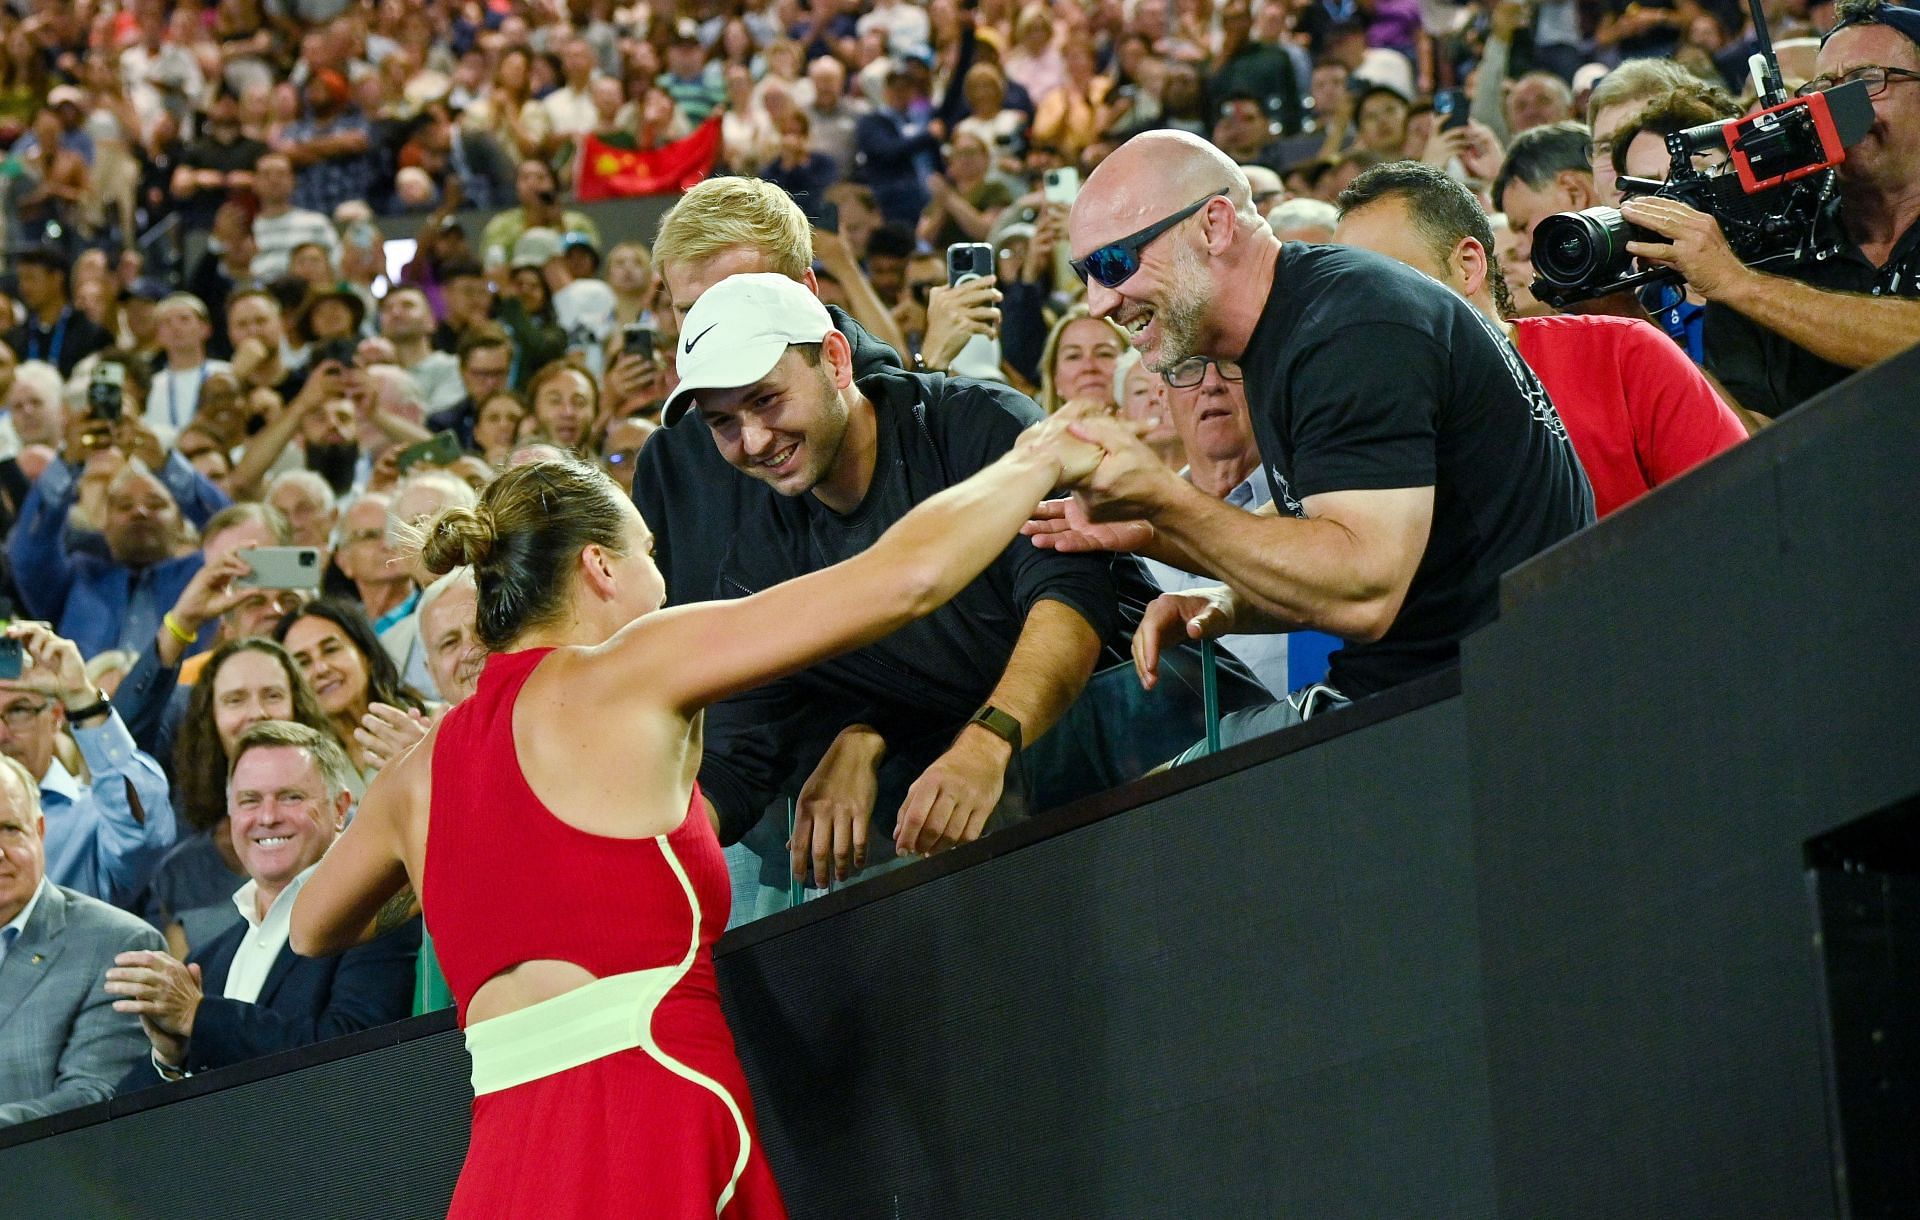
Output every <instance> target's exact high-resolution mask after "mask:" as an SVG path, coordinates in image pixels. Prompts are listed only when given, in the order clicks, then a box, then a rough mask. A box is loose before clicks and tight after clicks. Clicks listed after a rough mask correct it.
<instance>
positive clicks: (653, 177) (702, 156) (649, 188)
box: [578, 111, 720, 203]
mask: <svg viewBox="0 0 1920 1220" xmlns="http://www.w3.org/2000/svg"><path fill="white" fill-rule="evenodd" d="M719 155H720V115H719V113H718V112H717V111H716V112H715V113H714V115H713V117H712V118H709V119H708V120H707V121H706V122H704V123H702V124H700V126H699V127H697V128H695V129H694V132H693V134H692V135H690V136H688V137H686V138H685V139H684V140H675V141H674V142H673V143H671V144H666V145H663V146H661V147H659V148H652V149H648V150H647V151H645V152H629V151H628V150H626V149H624V148H613V147H611V146H609V145H606V144H603V143H601V142H600V141H599V140H598V139H596V138H595V137H594V136H593V135H591V134H589V135H587V136H586V137H585V138H583V139H582V140H581V142H580V175H579V180H578V188H579V194H580V200H581V202H583V203H592V202H594V201H595V200H598V199H627V198H631V197H632V196H634V195H666V194H671V193H673V192H675V191H684V190H686V189H687V188H688V187H690V186H692V185H693V184H694V183H696V182H698V181H700V180H701V179H702V178H705V177H706V176H707V175H708V174H710V173H712V172H713V162H714V159H715V158H717V157H718V156H719Z"/></svg>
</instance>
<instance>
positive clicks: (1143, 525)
mask: <svg viewBox="0 0 1920 1220" xmlns="http://www.w3.org/2000/svg"><path fill="white" fill-rule="evenodd" d="M1020 532H1021V533H1023V534H1025V535H1026V536H1027V537H1029V538H1031V539H1033V545H1035V546H1037V547H1044V548H1045V549H1047V550H1050V551H1065V552H1068V553H1073V552H1079V551H1137V550H1140V549H1141V548H1142V547H1144V546H1146V545H1147V544H1148V543H1149V542H1151V541H1152V540H1153V526H1152V524H1151V523H1149V522H1146V521H1141V520H1137V519H1136V520H1131V521H1095V520H1094V519H1093V518H1092V516H1091V515H1090V514H1089V510H1088V508H1087V504H1086V501H1085V500H1084V498H1082V497H1081V496H1080V494H1079V493H1077V492H1076V493H1075V494H1073V495H1071V496H1067V497H1064V498H1062V499H1059V500H1042V501H1041V502H1040V504H1039V506H1038V507H1037V508H1035V509H1034V510H1033V518H1032V519H1031V520H1029V521H1028V522H1027V523H1026V524H1025V525H1023V526H1021V527H1020Z"/></svg>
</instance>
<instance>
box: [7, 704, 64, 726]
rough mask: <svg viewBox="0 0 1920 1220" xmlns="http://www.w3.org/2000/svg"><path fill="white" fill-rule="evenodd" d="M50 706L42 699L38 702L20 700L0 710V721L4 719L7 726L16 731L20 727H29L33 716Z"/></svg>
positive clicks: (33, 718)
mask: <svg viewBox="0 0 1920 1220" xmlns="http://www.w3.org/2000/svg"><path fill="white" fill-rule="evenodd" d="M51 706H53V705H52V704H51V703H49V702H48V701H46V700H44V699H43V700H41V701H40V702H39V703H25V702H21V703H14V704H10V705H8V707H7V708H6V709H5V710H3V711H0V721H4V722H5V724H6V726H7V727H8V728H10V729H13V730H15V731H16V732H17V731H19V730H20V729H25V728H31V727H32V725H33V722H34V720H35V718H37V717H38V716H39V715H40V713H41V712H44V711H46V710H47V709H48V708H49V707H51Z"/></svg>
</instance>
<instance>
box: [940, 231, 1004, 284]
mask: <svg viewBox="0 0 1920 1220" xmlns="http://www.w3.org/2000/svg"><path fill="white" fill-rule="evenodd" d="M992 274H993V247H992V246H990V245H988V244H987V243H986V242H983V241H960V242H955V243H954V244H952V245H951V246H948V247H947V287H949V288H951V287H953V286H954V285H955V284H964V283H965V282H967V281H968V280H977V279H982V278H984V277H986V276H989V275H992Z"/></svg>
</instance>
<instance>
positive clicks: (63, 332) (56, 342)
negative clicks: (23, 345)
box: [27, 305, 73, 367]
mask: <svg viewBox="0 0 1920 1220" xmlns="http://www.w3.org/2000/svg"><path fill="white" fill-rule="evenodd" d="M72 316H73V306H71V305H62V306H61V307H60V319H59V321H57V322H55V323H54V324H53V336H52V337H51V338H50V339H49V340H48V345H49V346H50V347H51V348H52V351H50V352H49V353H48V354H47V356H46V357H45V359H46V362H47V363H48V364H51V365H54V366H55V367H58V366H59V364H60V349H61V348H63V347H65V346H66V344H67V319H68V318H70V317H72ZM27 359H29V360H39V359H41V355H40V328H39V327H38V326H29V327H28V328H27Z"/></svg>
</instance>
